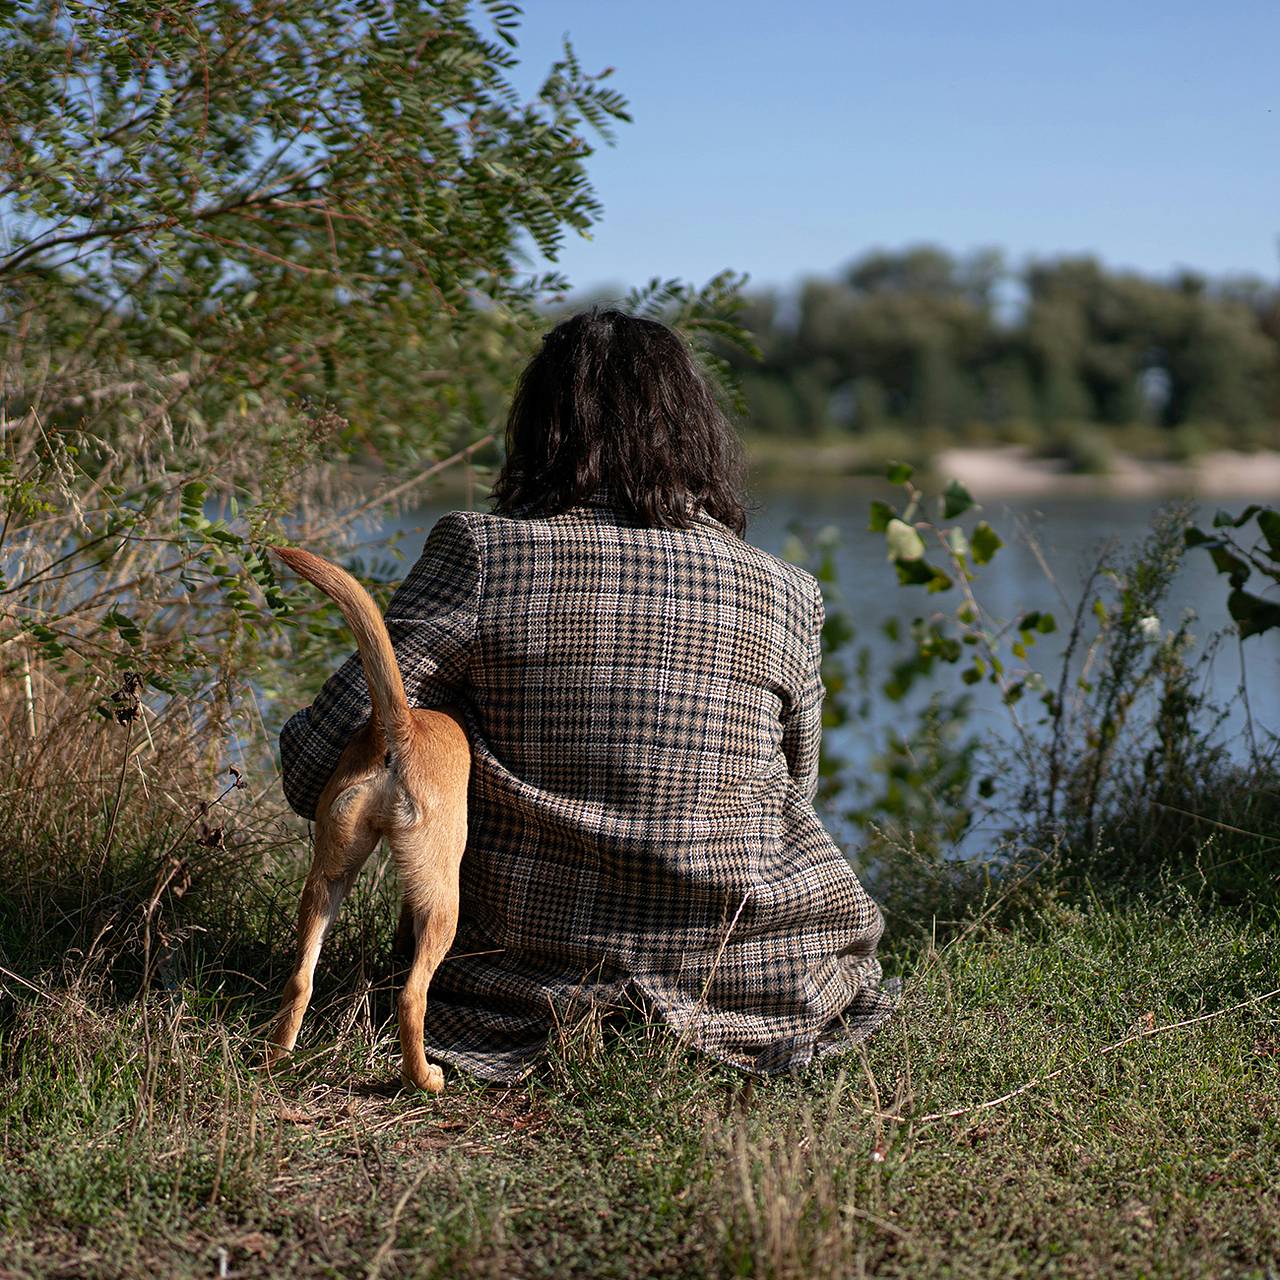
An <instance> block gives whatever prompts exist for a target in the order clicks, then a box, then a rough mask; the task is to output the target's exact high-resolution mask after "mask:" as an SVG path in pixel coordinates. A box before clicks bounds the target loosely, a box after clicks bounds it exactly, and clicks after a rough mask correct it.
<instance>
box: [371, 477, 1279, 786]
mask: <svg viewBox="0 0 1280 1280" xmlns="http://www.w3.org/2000/svg"><path fill="white" fill-rule="evenodd" d="M899 493H900V491H899V490H896V489H894V488H892V487H891V486H889V485H887V484H885V483H883V482H877V481H874V480H863V479H852V478H838V479H833V480H831V481H829V482H819V483H813V482H810V481H808V480H805V481H803V482H802V481H798V480H795V481H791V482H790V483H781V484H778V485H776V486H774V487H772V488H770V489H768V490H765V491H761V492H758V494H757V501H758V502H759V503H760V508H761V509H760V510H759V511H758V512H757V514H756V515H755V517H754V518H753V520H752V522H751V525H750V527H749V528H748V531H747V539H748V541H750V542H753V543H755V544H756V545H757V546H759V547H762V548H764V549H765V550H766V551H770V552H773V553H774V554H776V555H781V554H783V553H784V552H785V551H786V550H787V544H788V542H789V540H790V530H791V528H792V527H793V526H794V525H795V524H797V523H799V524H801V525H803V526H805V527H807V528H809V529H811V530H815V531H816V530H819V529H821V528H823V527H824V526H828V525H829V526H834V527H835V528H836V529H837V530H838V531H839V534H840V545H839V550H838V554H837V563H838V569H839V590H840V592H841V594H842V595H843V597H844V605H845V608H846V611H847V612H848V614H849V615H850V617H851V618H852V620H853V623H854V625H855V627H856V629H857V638H856V644H858V645H864V644H865V645H866V646H868V648H869V649H870V651H871V658H872V666H873V672H874V674H875V677H876V680H877V682H878V681H879V680H882V679H883V678H884V676H885V675H887V673H888V665H889V663H890V661H892V659H893V656H894V654H895V653H901V652H902V649H901V645H897V646H895V645H894V644H893V643H891V642H890V641H889V640H888V639H887V638H886V637H885V635H884V633H883V626H884V624H885V622H886V621H888V619H890V618H897V619H899V620H900V622H901V623H902V624H903V625H904V627H905V625H906V624H909V623H910V622H911V620H912V619H913V618H915V617H919V616H927V615H928V614H929V613H930V612H932V611H933V610H935V609H940V608H943V609H948V610H951V611H953V610H954V609H955V607H956V606H957V604H958V603H959V598H958V594H957V593H956V592H955V591H954V590H953V591H951V592H947V593H944V594H942V595H938V596H928V595H926V594H925V593H924V592H923V590H922V589H921V588H918V587H913V588H905V587H899V586H898V585H897V582H896V578H895V575H894V572H893V570H892V568H891V566H890V565H889V564H888V563H887V562H886V560H885V551H884V539H883V536H882V535H880V534H873V533H870V532H868V531H867V510H868V505H869V503H870V501H871V499H872V498H874V497H879V498H882V499H885V500H887V501H890V502H892V501H894V499H895V497H896V496H897V495H898V494H899ZM1275 498H1276V495H1274V494H1271V495H1266V494H1241V495H1239V496H1238V497H1235V498H1230V499H1225V500H1222V499H1215V500H1214V501H1213V502H1204V503H1199V504H1197V516H1198V518H1199V520H1200V521H1201V523H1202V525H1205V524H1207V523H1208V522H1209V521H1210V520H1211V519H1212V516H1213V512H1214V510H1215V509H1216V508H1217V507H1218V506H1225V507H1226V508H1227V509H1229V510H1233V511H1238V510H1240V509H1241V508H1242V507H1243V506H1244V505H1245V503H1247V502H1249V501H1254V500H1256V501H1271V502H1273V503H1274V501H1275ZM458 505H460V504H459V502H458V500H457V499H454V500H452V501H448V500H439V501H432V502H428V503H425V504H423V505H422V506H420V507H418V508H416V509H415V510H412V511H409V512H406V513H404V514H403V515H401V516H399V517H397V518H395V519H393V520H391V521H389V522H388V524H387V525H385V526H384V527H383V530H382V532H383V533H384V534H386V533H391V532H399V533H401V534H402V535H403V539H402V541H401V543H400V546H401V549H402V550H403V552H404V555H405V557H406V564H407V563H410V562H411V561H412V559H413V558H415V557H416V556H417V554H418V552H419V551H420V550H421V547H422V543H423V541H424V539H425V537H426V534H427V531H428V530H429V529H430V527H431V525H432V524H433V523H434V522H435V520H436V519H437V518H438V517H439V516H440V515H441V514H443V513H444V512H445V511H447V510H451V509H452V508H454V507H456V506H458ZM481 505H482V506H483V504H481ZM1161 505H1162V502H1161V501H1157V500H1151V499H1133V498H1122V497H1115V496H1109V495H1105V494H1098V495H1096V496H1089V497H1081V496H1071V497H1064V498H1036V499H1007V500H995V501H990V502H988V503H986V504H984V506H983V509H982V511H981V513H980V515H981V516H982V517H983V518H985V519H987V520H989V521H990V522H991V524H992V525H993V526H994V527H995V528H996V530H997V532H999V534H1000V535H1001V537H1002V538H1003V539H1004V541H1005V546H1004V547H1003V548H1002V549H1001V550H1000V551H999V552H998V554H997V555H996V557H995V559H994V560H993V561H992V562H991V563H990V564H989V565H986V566H984V567H983V568H982V570H981V571H980V574H979V577H978V580H977V582H976V584H975V590H976V593H977V596H978V599H979V601H980V602H981V603H982V605H983V606H984V608H986V609H987V610H988V611H990V613H991V614H993V615H994V616H995V617H997V618H999V619H1008V618H1012V617H1016V616H1017V615H1018V614H1019V613H1020V612H1021V611H1023V610H1028V609H1047V610H1050V611H1051V612H1052V613H1053V614H1054V615H1055V617H1056V618H1057V621H1058V625H1059V631H1058V632H1057V633H1056V634H1054V635H1051V636H1047V637H1041V638H1040V640H1039V642H1038V644H1037V645H1036V647H1035V649H1033V650H1032V653H1031V658H1032V661H1033V665H1035V666H1036V667H1037V668H1038V669H1039V670H1041V671H1043V672H1044V673H1045V675H1046V678H1050V679H1051V680H1052V678H1053V676H1054V674H1055V673H1056V670H1057V665H1056V659H1057V658H1058V657H1059V656H1060V654H1061V652H1062V650H1063V648H1064V646H1065V643H1066V630H1067V627H1068V625H1069V621H1070V609H1069V608H1068V606H1067V605H1065V604H1064V603H1063V599H1062V596H1065V597H1066V599H1067V600H1068V601H1070V602H1071V607H1074V604H1075V601H1076V599H1077V598H1078V596H1079V593H1080V589H1081V587H1082V586H1083V583H1084V580H1085V576H1086V575H1087V573H1088V569H1089V566H1090V565H1091V564H1092V563H1093V561H1094V559H1095V558H1096V556H1097V555H1098V553H1099V552H1100V551H1101V550H1102V548H1103V547H1104V546H1105V545H1106V544H1107V543H1109V542H1112V541H1114V542H1116V543H1118V544H1119V545H1120V546H1121V547H1123V548H1132V547H1136V546H1137V545H1138V543H1139V542H1140V541H1141V540H1142V539H1143V537H1144V536H1145V535H1146V533H1147V532H1148V530H1149V528H1150V522H1151V517H1152V516H1153V515H1154V514H1155V512H1156V511H1157V510H1158V508H1159V507H1160V506H1161ZM963 523H965V525H966V527H971V526H972V524H973V516H972V515H967V516H966V517H965V519H964V521H963ZM1028 534H1032V535H1034V537H1035V539H1036V540H1037V541H1038V543H1039V545H1040V548H1041V550H1042V552H1043V555H1044V558H1045V560H1046V561H1047V563H1048V566H1049V568H1050V569H1051V571H1052V573H1053V577H1054V579H1055V580H1056V586H1055V583H1054V581H1051V580H1050V579H1049V578H1048V577H1047V576H1046V574H1045V572H1044V569H1043V568H1042V567H1041V565H1040V564H1039V563H1038V561H1037V559H1036V556H1035V555H1034V554H1033V551H1032V549H1031V545H1030V539H1029V537H1028ZM1060 592H1061V594H1059V593H1060ZM829 594H830V593H829ZM1226 596H1227V587H1226V580H1225V579H1224V578H1222V577H1220V576H1219V575H1218V574H1217V573H1215V572H1214V570H1213V567H1212V564H1211V562H1210V560H1209V557H1208V556H1207V555H1206V554H1205V553H1204V552H1192V553H1189V554H1188V555H1187V557H1186V559H1185V561H1184V565H1183V568H1182V570H1181V572H1180V574H1179V576H1178V578H1177V579H1176V580H1175V582H1174V585H1173V589H1172V590H1171V592H1170V594H1169V597H1168V600H1167V602H1166V604H1165V606H1164V607H1163V609H1162V611H1161V619H1160V620H1161V623H1162V625H1163V626H1164V627H1165V628H1166V629H1171V628H1174V627H1176V626H1177V625H1178V623H1179V621H1180V620H1181V618H1182V617H1183V615H1184V612H1185V611H1187V610H1191V611H1194V614H1195V616H1196V621H1195V622H1194V623H1193V625H1192V632H1193V634H1194V636H1195V637H1196V641H1197V650H1198V651H1204V649H1205V647H1206V645H1208V644H1209V642H1210V641H1211V639H1212V637H1213V636H1214V635H1215V633H1220V632H1223V631H1226V630H1227V629H1228V628H1229V627H1230V625H1231V622H1230V618H1229V616H1228V614H1227V611H1226ZM1244 650H1245V656H1246V658H1247V662H1248V668H1247V675H1248V690H1249V702H1250V706H1251V708H1252V713H1253V718H1254V723H1255V726H1256V727H1258V728H1259V730H1261V729H1269V730H1271V731H1273V732H1280V636H1277V635H1276V634H1275V633H1269V634H1267V635H1263V636H1258V637H1254V638H1252V639H1250V640H1248V641H1247V642H1246V643H1245V645H1244ZM1207 678H1208V686H1209V692H1210V693H1211V694H1212V696H1213V697H1214V698H1215V699H1216V700H1217V701H1219V702H1220V703H1222V704H1223V705H1224V706H1228V707H1229V714H1228V716H1227V719H1226V721H1225V722H1224V725H1223V729H1222V733H1223V735H1224V736H1226V737H1228V738H1230V737H1232V736H1235V735H1238V734H1239V733H1240V731H1241V730H1242V729H1243V728H1244V723H1245V715H1244V708H1243V704H1242V703H1241V700H1240V698H1239V688H1240V679H1241V669H1240V652H1239V646H1238V644H1237V641H1236V639H1235V636H1234V634H1228V635H1227V636H1226V638H1225V639H1224V640H1223V642H1222V643H1221V644H1220V645H1219V647H1218V649H1217V652H1216V656H1215V657H1214V660H1213V663H1212V666H1211V668H1210V669H1209V671H1208V676H1207ZM926 683H927V686H928V687H927V688H925V689H922V690H920V693H919V695H918V696H916V697H915V698H914V699H913V701H914V702H915V703H916V704H917V705H918V703H919V701H921V700H922V699H923V698H924V697H925V696H927V693H928V691H929V689H933V688H943V689H947V690H955V689H958V688H959V687H960V685H959V671H958V669H956V668H950V667H943V668H941V674H940V675H939V676H938V677H937V678H936V679H935V680H934V681H930V682H926ZM973 692H974V694H975V706H976V711H975V719H976V722H977V724H979V725H987V726H990V727H991V728H993V729H995V730H997V731H1001V732H1003V731H1007V730H1008V728H1009V718H1008V712H1007V710H1006V709H1005V708H1003V707H1002V706H1001V705H1000V702H999V698H998V695H997V694H996V691H995V690H994V689H992V688H991V687H990V686H988V685H986V684H983V685H980V686H976V687H975V689H974V691H973ZM910 706H911V704H908V705H907V707H905V708H904V707H897V706H895V705H893V704H890V703H888V702H887V700H885V699H882V698H880V699H877V700H876V710H875V714H874V717H873V722H872V725H871V726H868V725H866V724H863V723H859V724H855V725H853V726H850V727H848V728H846V729H844V730H842V731H839V732H838V734H837V736H836V745H838V747H839V749H840V750H841V753H842V754H843V755H844V756H845V757H846V758H848V759H849V760H850V761H851V762H853V763H854V764H855V766H856V764H857V763H858V762H859V761H860V760H865V759H866V758H867V757H868V756H869V755H870V754H871V753H872V752H873V751H874V750H876V749H877V747H878V746H879V743H880V740H881V734H882V733H883V732H884V731H892V729H893V726H894V724H895V723H896V722H899V721H902V719H903V717H904V715H905V714H906V713H907V712H909V710H910ZM1023 707H1024V708H1025V709H1026V713H1027V715H1028V716H1032V715H1033V713H1034V711H1036V710H1038V709H1039V704H1038V703H1036V702H1034V701H1033V700H1032V699H1030V698H1028V699H1024V702H1023Z"/></svg>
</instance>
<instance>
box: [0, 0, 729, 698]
mask: <svg viewBox="0 0 1280 1280" xmlns="http://www.w3.org/2000/svg"><path fill="white" fill-rule="evenodd" d="M518 20H519V9H518V7H517V6H516V5H513V4H509V3H500V2H499V0H482V2H481V3H479V4H478V5H473V4H470V3H467V2H466V0H416V2H415V3H402V2H401V0H334V2H330V3H320V2H319V0H287V2H286V0H263V3H260V4H255V5H253V6H252V7H246V6H245V5H244V4H243V3H240V2H239V0H172V2H170V0H166V3H163V4H162V3H159V2H158V0H133V2H131V3H127V4H126V3H123V2H122V0H107V2H106V3H101V4H93V5H90V4H87V3H84V2H83V0H71V2H70V3H62V4H57V5H53V4H40V3H32V4H26V5H22V6H19V7H18V8H17V9H16V11H15V13H14V16H13V18H12V19H11V21H10V22H9V23H8V24H7V25H6V26H5V27H4V28H3V29H0V82H2V83H3V84H4V85H5V93H4V95H3V96H2V97H0V219H3V225H4V232H5V235H4V238H3V241H2V242H0V395H2V397H3V402H2V404H0V410H2V412H3V415H4V418H3V421H4V425H5V428H6V429H5V430H4V432H3V435H2V436H0V450H2V452H0V484H2V485H3V495H2V499H3V506H4V510H3V511H2V512H0V556H2V557H3V560H2V561H0V565H5V566H8V567H9V568H10V569H11V570H12V569H13V567H14V566H16V567H17V571H16V572H11V577H10V580H8V581H4V580H3V579H0V597H3V599H4V601H5V608H3V609H2V610H0V618H2V619H3V621H0V664H4V666H7V667H8V668H9V669H10V670H12V669H14V668H15V666H17V667H20V668H21V669H22V671H23V675H24V679H25V680H26V682H27V685H28V686H30V683H31V663H32V660H33V657H34V659H36V660H38V662H39V663H40V664H42V665H41V668H40V671H42V672H44V674H45V675H46V676H48V677H49V678H50V679H52V678H53V677H54V676H55V675H58V676H61V677H65V678H66V679H70V678H72V677H74V678H82V679H84V680H87V681H89V682H90V683H101V681H102V680H103V679H105V678H106V673H108V672H110V670H111V669H112V668H116V669H126V670H137V671H143V672H144V673H145V674H146V675H147V678H148V679H149V680H150V681H151V683H152V685H153V686H154V687H157V688H160V689H162V690H166V691H171V692H172V691H175V690H178V689H186V690H188V691H193V692H195V691H201V690H205V691H207V689H208V688H209V687H210V686H211V685H212V686H215V687H218V688H220V689H225V688H227V687H229V686H228V680H227V679H226V678H225V677H226V676H227V673H229V672H239V671H242V670H243V669H244V668H245V667H246V665H249V664H252V663H256V662H260V661H261V660H262V659H263V658H264V655H266V654H267V653H268V651H269V650H270V649H271V646H272V645H273V644H275V643H276V642H277V641H278V640H279V632H278V630H277V628H276V621H277V620H278V619H279V618H280V617H282V616H285V615H287V613H288V611H289V609H290V607H291V605H290V601H289V599H288V598H287V596H286V594H285V593H284V592H283V591H282V589H281V588H280V586H279V584H277V583H276V581H275V577H274V573H273V571H272V568H271V563H270V560H269V558H268V557H267V556H266V555H265V554H264V553H263V550H262V546H261V543H262V542H263V541H267V540H270V538H271V537H273V536H278V535H279V532H280V529H281V521H282V519H284V518H285V517H286V516H287V517H288V519H289V521H290V533H291V536H293V537H295V538H298V537H305V538H307V539H308V540H311V541H319V542H320V543H321V544H323V542H324V541H325V540H330V541H332V540H333V538H334V537H335V536H336V535H338V534H339V533H341V531H342V529H343V519H342V516H341V512H340V507H341V505H342V497H343V485H344V477H345V472H344V470H343V469H324V468H317V467H315V466H313V465H311V464H313V463H314V462H315V461H316V460H317V459H319V458H342V457H345V456H349V455H350V454H351V452H352V451H354V450H356V449H360V450H362V451H364V452H365V453H366V454H368V453H372V454H374V455H375V456H378V457H381V458H382V459H383V460H384V461H387V462H392V463H394V464H396V465H397V467H399V468H403V469H420V467H421V463H422V462H423V461H426V460H429V459H430V458H431V457H432V456H433V455H438V454H439V452H441V451H442V450H446V449H450V448H455V447H457V446H466V445H468V443H469V442H471V443H474V442H476V441H478V440H483V439H485V434H486V433H491V432H492V430H493V427H494V425H495V418H496V416H497V414H498V413H499V412H500V411H501V408H502V406H503V404H504V402H505V399H506V396H507V394H508V392H509V390H510V386H511V382H512V378H513V375H514V373H515V371H516V370H517V369H518V368H519V366H520V365H521V364H522V363H523V361H524V359H525V358H526V356H527V354H528V353H529V351H530V350H531V349H532V344H533V342H534V341H535V340H536V334H537V332H538V327H539V326H540V325H541V323H542V315H541V307H542V304H543V303H544V302H545V301H546V300H547V298H548V297H551V296H554V295H555V294H557V293H558V292H561V291H563V290H564V289H565V288H566V287H567V282H566V281H565V280H564V279H563V278H562V277H561V276H560V275H559V274H558V273H555V272H554V271H551V272H548V273H543V274H535V273H533V272H532V271H531V270H530V269H529V267H528V266H527V263H526V260H527V258H528V256H529V254H530V252H531V251H533V250H536V251H538V252H540V253H541V254H542V255H544V256H545V257H546V258H548V259H549V260H551V261H552V262H554V259H555V257H556V254H557V252H558V250H559V248H560V245H561V242H562V239H563V237H564V236H565V235H566V234H572V233H578V232H585V231H586V230H588V229H589V228H590V226H591V225H592V224H593V222H594V221H595V220H596V218H597V217H598V215H599V212H600V206H599V203H598V201H597V199H596V196H595V194H594V192H593V190H592V187H591V184H590V181H589V178H588V173H587V165H588V162H589V160H590V157H591V155H592V152H593V149H594V147H595V145H596V143H597V141H598V140H599V139H605V140H609V139H610V138H611V136H612V134H611V130H612V127H613V125H614V124H615V123H616V122H619V121H625V120H626V119H627V118H628V117H627V110H626V103H625V101H624V100H623V98H622V96H621V95H620V94H619V93H617V92H616V91H615V90H613V89H612V88H610V87H608V85H607V83H606V82H607V80H608V77H609V74H610V71H609V69H605V70H603V71H601V72H599V73H597V74H588V73H587V72H585V71H584V70H583V68H582V67H581V66H580V64H579V62H578V60H577V58H576V56H575V55H574V52H573V50H572V48H571V47H570V46H569V45H568V43H567V42H566V45H565V47H564V51H563V54H562V56H561V57H560V58H559V59H558V60H557V61H556V62H555V63H554V65H553V66H552V67H551V68H550V70H549V72H548V74H547V76H546V78H545V80H544V81H543V83H542V86H541V88H540V89H539V91H538V92H537V93H536V94H535V95H534V97H533V98H532V99H531V100H529V101H524V100H522V99H521V97H520V96H519V95H518V94H517V92H516V90H515V88H514V87H513V85H512V83H511V80H510V78H509V72H510V70H511V68H512V66H513V65H514V62H515V54H514V48H515V43H516V33H517V30H518V26H517V24H518ZM736 284H737V280H736V278H735V277H730V276H727V275H726V276H720V277H717V278H716V279H715V280H713V281H712V282H711V283H710V284H709V285H708V286H707V287H706V288H705V289H703V290H701V291H698V290H693V289H690V288H688V287H687V286H680V285H679V284H678V283H677V282H670V281H668V282H659V283H657V284H655V286H654V287H653V288H651V289H649V290H647V291H645V292H644V293H642V294H641V295H638V296H637V298H636V305H638V306H644V307H650V308H652V307H658V308H659V309H661V308H663V307H666V308H667V310H668V311H669V312H670V314H671V315H672V316H673V318H675V319H676V320H677V321H678V322H679V323H680V324H681V325H682V326H683V327H684V329H685V330H686V331H687V332H689V333H691V334H694V335H695V336H697V335H700V334H705V333H711V332H715V333H717V334H718V335H720V336H721V337H725V336H728V337H732V336H733V334H734V333H735V330H734V327H733V325H732V324H731V323H730V321H729V320H728V318H727V317H728V316H729V315H730V313H731V312H732V310H733V308H734V306H735V305H736V301H735V291H736ZM335 507H338V508H339V510H335ZM365 570H366V576H367V577H370V578H372V579H375V580H376V579H379V578H382V579H385V578H388V577H390V576H396V575H398V572H399V570H398V568H397V566H395V565H394V564H388V563H387V561H386V560H385V558H384V559H383V560H381V561H380V562H377V563H373V564H368V565H366V566H365ZM299 599H300V600H307V602H308V607H310V600H309V597H306V596H302V597H299ZM307 639H308V640H309V641H311V642H312V644H313V645H315V646H317V647H327V648H328V652H329V655H330V656H331V653H332V645H333V643H335V641H334V638H333V635H332V633H331V632H326V631H325V630H324V629H323V628H322V627H320V626H319V625H313V626H312V627H311V628H310V629H309V632H308V636H307ZM3 669H4V667H3V666H0V672H2V671H3ZM39 674H40V672H37V675H39ZM273 678H274V677H273ZM264 680H265V677H264V676H262V675H261V674H260V675H259V687H265V686H264V685H263V681H264ZM210 705H211V703H210V700H209V699H208V698H202V699H201V700H200V702H199V706H200V709H201V710H200V714H206V713H207V709H208V708H209V707H210Z"/></svg>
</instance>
